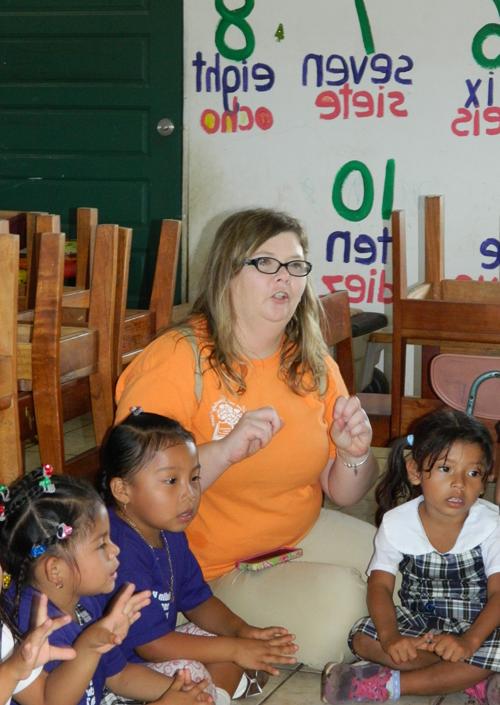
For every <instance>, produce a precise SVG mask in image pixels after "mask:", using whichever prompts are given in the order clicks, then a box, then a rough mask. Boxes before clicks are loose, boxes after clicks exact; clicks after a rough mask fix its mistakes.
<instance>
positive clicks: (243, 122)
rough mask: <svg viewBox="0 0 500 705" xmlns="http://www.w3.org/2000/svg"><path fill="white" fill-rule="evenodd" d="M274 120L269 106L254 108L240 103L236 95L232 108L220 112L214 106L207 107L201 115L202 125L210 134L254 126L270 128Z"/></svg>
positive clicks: (263, 128) (243, 130)
mask: <svg viewBox="0 0 500 705" xmlns="http://www.w3.org/2000/svg"><path fill="white" fill-rule="evenodd" d="M273 122H274V118H273V114H272V112H271V111H270V110H269V109H268V108H265V107H263V106H261V107H260V108H257V109H256V110H252V109H251V108H249V107H248V105H240V104H239V103H238V100H237V98H236V97H234V98H233V106H232V110H225V111H224V112H222V113H219V112H218V111H217V110H214V109H213V108H206V109H205V110H204V111H203V112H202V114H201V116H200V125H201V127H202V128H203V130H204V131H205V132H206V133H207V134H209V135H213V134H215V133H216V132H246V131H248V130H251V129H252V128H253V127H254V126H257V127H259V128H260V129H261V130H269V129H270V128H271V127H272V126H273Z"/></svg>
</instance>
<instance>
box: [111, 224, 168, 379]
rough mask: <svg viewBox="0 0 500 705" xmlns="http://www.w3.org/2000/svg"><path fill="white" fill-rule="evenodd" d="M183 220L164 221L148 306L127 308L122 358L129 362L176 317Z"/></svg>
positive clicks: (125, 362)
mask: <svg viewBox="0 0 500 705" xmlns="http://www.w3.org/2000/svg"><path fill="white" fill-rule="evenodd" d="M180 237H181V222H180V221H179V220H163V221H162V224H161V231H160V239H159V242H158V250H157V254H156V266H155V273H154V279H153V288H152V291H151V298H150V303H149V308H148V309H145V310H144V309H127V310H126V312H125V320H124V324H123V342H122V359H121V364H122V365H123V367H125V366H126V365H128V364H129V363H130V362H132V360H133V359H134V358H135V357H137V355H138V354H139V353H140V352H141V350H143V349H144V348H145V347H146V345H148V343H150V342H151V341H152V340H154V338H155V337H156V336H157V335H158V333H160V332H161V331H162V330H163V329H165V328H166V327H167V326H168V325H169V324H170V322H171V319H172V307H173V303H174V295H175V281H176V272H177V261H178V257H179V246H180Z"/></svg>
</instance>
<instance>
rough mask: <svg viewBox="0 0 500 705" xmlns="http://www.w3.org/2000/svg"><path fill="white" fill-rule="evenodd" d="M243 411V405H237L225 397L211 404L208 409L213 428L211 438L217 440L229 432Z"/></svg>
mask: <svg viewBox="0 0 500 705" xmlns="http://www.w3.org/2000/svg"><path fill="white" fill-rule="evenodd" d="M245 411H246V409H245V407H244V406H238V404H235V403H234V402H232V401H229V399H226V398H225V397H222V398H221V399H219V400H218V401H216V402H215V403H214V404H212V408H211V410H210V422H211V424H212V428H213V429H214V430H213V433H212V440H213V441H219V440H220V439H221V438H224V436H227V434H228V433H231V431H232V430H233V428H234V427H235V426H236V424H237V423H238V421H239V420H240V419H241V417H242V416H243V414H244V413H245Z"/></svg>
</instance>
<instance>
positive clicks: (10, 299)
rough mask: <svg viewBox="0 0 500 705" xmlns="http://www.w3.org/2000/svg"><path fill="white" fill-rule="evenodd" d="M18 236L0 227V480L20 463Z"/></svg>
mask: <svg viewBox="0 0 500 705" xmlns="http://www.w3.org/2000/svg"><path fill="white" fill-rule="evenodd" d="M18 271H19V236H18V235H10V234H9V233H6V232H3V231H2V230H0V277H1V280H2V285H1V286H0V320H1V321H2V335H1V336H0V483H1V484H4V485H7V484H9V483H10V482H13V481H14V480H15V479H16V478H17V477H19V476H20V475H21V474H22V471H23V464H22V455H21V441H20V432H19V415H18V409H17V377H16V352H17V340H16V337H17V322H16V314H17V295H18Z"/></svg>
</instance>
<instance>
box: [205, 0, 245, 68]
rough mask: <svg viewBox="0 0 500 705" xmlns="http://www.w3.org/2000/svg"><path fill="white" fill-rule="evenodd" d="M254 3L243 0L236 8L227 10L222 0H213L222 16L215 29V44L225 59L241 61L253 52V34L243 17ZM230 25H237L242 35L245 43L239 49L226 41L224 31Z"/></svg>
mask: <svg viewBox="0 0 500 705" xmlns="http://www.w3.org/2000/svg"><path fill="white" fill-rule="evenodd" d="M254 4H255V0H245V1H244V3H243V5H242V6H241V7H239V8H238V9H237V10H228V8H227V7H226V6H225V5H224V0H215V9H216V10H217V12H218V13H219V15H220V16H221V18H222V19H221V20H220V22H219V24H218V25H217V29H216V31H215V45H216V47H217V49H218V50H219V52H220V53H221V54H222V56H224V57H225V58H226V59H229V60H231V61H243V60H244V59H248V57H249V56H251V54H252V53H253V50H254V49H255V36H254V33H253V30H252V28H251V27H250V25H249V24H248V22H247V21H246V19H245V18H246V17H248V15H249V14H250V13H251V12H252V10H253V8H254ZM231 26H234V27H237V28H238V29H239V30H240V32H241V33H242V35H243V39H244V40H245V45H244V46H243V47H242V48H241V49H234V48H233V47H230V46H228V44H227V43H226V32H227V30H228V29H229V28H230V27H231Z"/></svg>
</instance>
